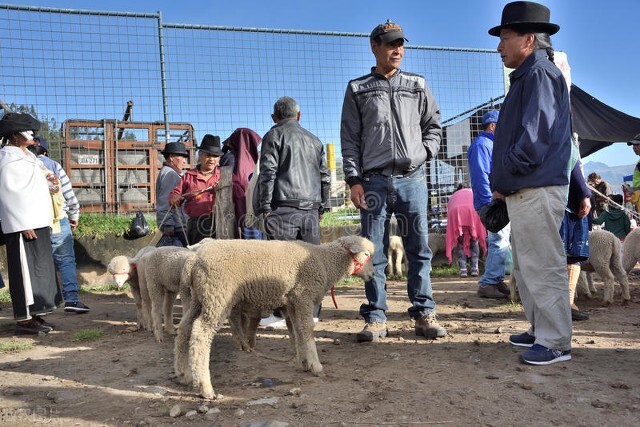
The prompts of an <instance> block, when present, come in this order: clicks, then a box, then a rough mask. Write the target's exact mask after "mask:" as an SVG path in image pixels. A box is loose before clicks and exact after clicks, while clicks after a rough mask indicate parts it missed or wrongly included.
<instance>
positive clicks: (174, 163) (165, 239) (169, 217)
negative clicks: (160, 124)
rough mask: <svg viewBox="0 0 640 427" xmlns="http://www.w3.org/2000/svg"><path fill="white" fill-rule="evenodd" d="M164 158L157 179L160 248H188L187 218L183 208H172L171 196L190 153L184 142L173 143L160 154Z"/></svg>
mask: <svg viewBox="0 0 640 427" xmlns="http://www.w3.org/2000/svg"><path fill="white" fill-rule="evenodd" d="M160 153H161V154H162V155H163V156H164V162H163V163H162V168H161V169H160V172H158V178H157V179H156V219H157V221H158V228H159V229H160V231H161V232H162V238H160V240H159V241H158V243H157V244H156V247H160V246H182V247H185V246H187V234H186V233H187V229H186V225H187V216H186V214H185V213H184V210H183V209H182V207H181V206H176V207H175V208H171V206H170V205H169V194H170V193H171V190H173V189H174V188H176V185H178V182H180V177H182V171H183V169H184V167H185V165H186V164H187V161H188V160H189V153H188V152H187V149H186V147H185V145H184V143H182V142H171V143H168V144H166V145H165V146H164V149H163V150H162V151H161V152H160Z"/></svg>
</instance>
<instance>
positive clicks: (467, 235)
mask: <svg viewBox="0 0 640 427" xmlns="http://www.w3.org/2000/svg"><path fill="white" fill-rule="evenodd" d="M486 238H487V230H486V229H485V228H484V225H482V222H480V217H479V216H478V213H477V212H476V210H475V209H474V208H473V192H472V191H471V189H470V188H467V187H465V186H463V185H460V186H459V187H458V190H457V191H456V192H455V193H453V195H452V196H451V199H449V203H447V237H446V240H447V246H446V254H447V258H449V262H452V256H451V252H452V251H453V248H456V251H457V255H458V265H459V267H460V270H459V274H460V277H467V258H470V259H471V275H472V276H478V275H479V271H478V258H479V255H480V249H479V247H482V252H483V253H484V254H486V253H487V242H486Z"/></svg>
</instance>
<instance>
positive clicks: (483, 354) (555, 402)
mask: <svg viewBox="0 0 640 427" xmlns="http://www.w3.org/2000/svg"><path fill="white" fill-rule="evenodd" d="M470 279H472V278H470ZM631 282H632V292H631V295H632V302H631V303H630V304H628V305H626V306H622V305H621V304H620V290H619V288H618V289H616V303H615V304H614V305H612V306H610V307H603V306H602V305H601V303H600V302H599V301H582V302H581V303H580V305H581V307H582V308H585V309H587V310H588V311H589V312H590V315H591V319H590V320H587V321H584V322H578V323H575V324H574V336H573V351H572V355H573V359H572V360H571V361H570V362H564V363H558V364H555V365H551V366H545V367H531V366H525V365H522V364H521V363H519V362H518V354H519V352H520V351H521V350H519V349H516V348H513V347H512V346H510V345H509V344H508V336H509V334H512V333H519V332H522V331H524V330H525V329H526V328H527V324H526V321H525V319H524V314H523V313H522V310H521V307H520V306H518V305H514V304H511V303H507V302H499V301H495V300H486V299H480V298H478V297H477V295H476V293H475V291H476V284H475V281H474V280H466V279H459V278H440V279H434V280H433V288H434V293H435V298H436V301H437V303H438V315H439V319H440V321H441V322H442V323H443V324H444V325H445V326H446V328H447V330H448V336H447V337H446V338H444V339H439V340H437V341H428V340H426V339H423V338H416V336H415V334H414V331H413V327H412V323H411V321H410V320H409V319H408V317H407V315H406V309H407V308H408V299H407V296H406V282H399V281H392V282H390V283H389V304H390V310H389V312H388V316H389V332H390V335H389V337H388V338H386V339H385V340H383V341H381V342H378V343H361V344H358V343H356V342H355V334H356V332H358V330H360V328H361V327H362V320H361V319H360V318H359V316H358V314H357V313H358V307H359V305H360V304H361V303H362V301H363V297H364V292H363V289H362V286H361V285H357V284H355V285H350V286H341V287H339V288H338V289H337V290H336V297H337V301H338V305H339V308H338V309H335V308H334V307H333V303H332V301H331V298H330V297H329V296H327V297H326V298H325V301H324V310H323V313H322V319H321V321H320V322H319V323H318V324H317V325H316V331H315V333H316V342H317V346H318V352H319V354H320V360H321V362H322V363H323V365H324V369H325V373H326V376H325V377H321V378H318V377H314V376H312V375H311V374H310V373H308V372H303V371H301V369H299V368H298V367H297V366H296V364H295V362H294V361H293V360H291V357H292V356H293V353H292V350H291V349H290V347H289V340H288V337H287V335H286V330H285V331H282V330H265V329H261V331H260V334H259V337H258V342H257V349H258V350H259V353H243V352H241V351H239V350H237V349H236V348H235V347H234V345H233V341H232V339H231V336H230V335H229V332H228V329H225V330H223V331H222V333H220V334H219V335H218V336H217V337H216V338H215V340H214V344H213V348H212V361H211V373H212V377H213V378H212V379H213V385H214V388H215V390H216V393H220V394H222V395H223V396H222V398H221V399H219V400H217V401H207V400H203V399H200V398H198V397H197V396H196V395H195V393H194V392H193V391H192V390H191V389H189V388H188V387H185V386H182V385H179V384H178V383H176V382H175V381H174V380H173V378H172V373H173V365H172V364H173V354H172V352H173V340H172V339H171V338H166V339H165V342H164V343H162V344H157V343H156V342H155V341H154V339H153V336H152V334H151V333H149V332H143V331H138V332H132V331H131V329H132V327H133V326H134V325H135V306H134V304H133V300H132V299H131V297H130V295H128V294H127V293H124V292H109V293H88V294H84V295H83V297H82V299H83V301H84V302H85V303H86V304H88V305H89V306H90V307H91V308H92V310H91V313H89V314H85V315H76V314H65V313H64V312H63V311H62V310H57V311H56V312H55V313H53V314H52V315H50V316H48V320H49V321H50V322H52V323H54V324H56V325H57V328H56V330H55V331H54V332H51V333H49V334H48V335H47V336H40V337H35V338H34V337H14V336H12V332H13V325H14V324H13V322H12V320H11V319H12V313H11V306H10V304H7V303H5V304H2V305H1V308H2V310H1V311H0V324H1V325H2V326H1V327H0V342H4V343H6V342H7V341H14V342H18V343H23V342H32V343H33V347H32V348H31V349H27V350H24V351H20V352H17V353H2V354H0V372H1V373H0V402H1V404H0V424H3V425H11V426H22V425H25V426H27V425H29V426H31V425H64V426H74V425H76V426H93V425H96V426H102V425H106V426H127V425H131V426H145V425H150V426H165V425H190V426H191V425H193V426H200V425H202V426H204V425H207V426H211V425H214V426H217V425H220V426H271V427H274V426H284V425H289V426H321V425H329V426H330V425H339V426H351V425H390V426H396V425H397V426H413V425H439V424H443V425H453V426H467V425H487V426H510V425H523V424H527V425H534V426H537V425H552V424H553V425H572V426H573V425H577V426H581V425H584V426H602V425H616V426H621V425H629V426H631V425H638V423H639V421H638V420H640V286H639V285H640V278H638V276H637V275H633V274H632V276H631ZM599 285H600V295H601V293H602V291H601V288H602V285H601V284H599ZM175 313H176V321H177V318H178V317H179V313H180V306H179V303H178V305H177V306H176V308H175ZM82 329H99V330H101V331H103V333H104V335H103V337H102V338H100V339H98V340H95V341H85V342H83V341H80V342H77V341H74V340H72V338H73V335H74V333H76V332H78V331H79V330H82Z"/></svg>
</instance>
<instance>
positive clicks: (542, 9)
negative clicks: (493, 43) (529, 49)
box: [489, 1, 560, 37]
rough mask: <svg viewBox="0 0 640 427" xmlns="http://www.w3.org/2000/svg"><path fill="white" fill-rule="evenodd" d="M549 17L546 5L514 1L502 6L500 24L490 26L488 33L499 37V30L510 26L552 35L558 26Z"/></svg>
mask: <svg viewBox="0 0 640 427" xmlns="http://www.w3.org/2000/svg"><path fill="white" fill-rule="evenodd" d="M550 18H551V12H550V11H549V8H548V7H546V6H543V5H541V4H538V3H534V2H532V1H514V2H511V3H507V4H506V5H505V6H504V9H502V21H501V22H500V25H498V26H496V27H493V28H491V29H490V30H489V34H490V35H492V36H496V37H500V30H502V29H503V28H510V29H513V30H524V31H526V32H533V33H547V34H549V35H552V34H555V33H557V32H558V30H559V29H560V26H559V25H556V24H553V23H551V22H549V19H550Z"/></svg>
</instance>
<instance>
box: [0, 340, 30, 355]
mask: <svg viewBox="0 0 640 427" xmlns="http://www.w3.org/2000/svg"><path fill="white" fill-rule="evenodd" d="M31 348H33V342H30V341H15V340H9V341H0V353H18V352H21V351H25V350H30V349H31Z"/></svg>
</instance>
